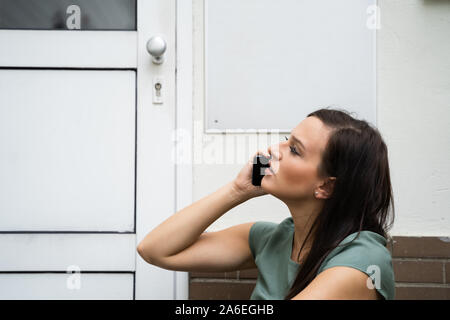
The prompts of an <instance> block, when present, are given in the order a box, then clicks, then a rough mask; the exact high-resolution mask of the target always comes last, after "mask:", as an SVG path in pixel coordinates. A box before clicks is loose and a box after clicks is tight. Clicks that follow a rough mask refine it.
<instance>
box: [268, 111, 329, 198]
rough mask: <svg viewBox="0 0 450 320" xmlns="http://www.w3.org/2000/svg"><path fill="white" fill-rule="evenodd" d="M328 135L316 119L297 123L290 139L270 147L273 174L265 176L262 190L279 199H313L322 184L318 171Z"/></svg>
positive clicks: (326, 129) (324, 127)
mask: <svg viewBox="0 0 450 320" xmlns="http://www.w3.org/2000/svg"><path fill="white" fill-rule="evenodd" d="M330 132H331V130H330V129H329V128H328V127H326V126H325V125H324V124H323V123H322V121H321V120H319V119H318V118H316V117H307V118H306V119H304V120H303V121H302V122H300V123H299V124H298V125H297V126H296V127H295V128H294V129H293V130H292V131H291V135H290V136H289V137H288V138H289V140H286V141H283V142H280V143H279V144H276V145H273V146H270V147H269V149H268V152H269V153H270V154H271V155H272V160H271V162H270V165H271V168H272V170H273V171H274V173H275V174H272V175H265V176H264V177H263V179H262V181H261V187H262V188H263V189H264V190H265V191H266V192H268V193H270V194H272V195H274V196H275V197H277V198H279V199H281V200H291V201H292V200H294V201H304V200H310V199H313V198H314V191H315V190H316V188H317V187H318V186H320V185H322V183H323V182H324V181H323V179H321V178H320V177H319V176H318V171H317V168H318V166H319V163H320V161H321V159H322V152H323V151H324V149H325V145H326V143H327V141H328V136H329V134H330ZM295 138H297V139H298V140H300V142H301V143H300V142H298V141H297V140H296V139H295Z"/></svg>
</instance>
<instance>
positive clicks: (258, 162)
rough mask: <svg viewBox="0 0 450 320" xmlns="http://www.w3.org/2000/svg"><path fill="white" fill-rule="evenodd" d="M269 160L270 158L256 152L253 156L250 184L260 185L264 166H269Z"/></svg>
mask: <svg viewBox="0 0 450 320" xmlns="http://www.w3.org/2000/svg"><path fill="white" fill-rule="evenodd" d="M269 160H270V158H267V157H265V156H263V155H261V154H258V155H256V156H255V157H254V158H253V172H252V184H253V185H254V186H260V185H261V180H262V178H263V177H264V175H265V174H264V171H265V170H266V168H269V167H270V165H269Z"/></svg>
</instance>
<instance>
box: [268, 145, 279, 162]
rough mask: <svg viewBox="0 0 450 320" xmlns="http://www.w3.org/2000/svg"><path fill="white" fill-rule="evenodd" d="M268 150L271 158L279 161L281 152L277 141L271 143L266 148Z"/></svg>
mask: <svg viewBox="0 0 450 320" xmlns="http://www.w3.org/2000/svg"><path fill="white" fill-rule="evenodd" d="M268 151H269V154H270V155H271V157H272V160H274V161H279V160H280V159H281V152H280V144H279V143H278V144H274V145H271V146H270V147H269V148H268Z"/></svg>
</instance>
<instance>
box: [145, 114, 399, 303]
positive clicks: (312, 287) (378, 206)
mask: <svg viewBox="0 0 450 320" xmlns="http://www.w3.org/2000/svg"><path fill="white" fill-rule="evenodd" d="M286 139H287V138H286ZM256 154H264V155H266V156H268V157H269V156H270V157H271V161H270V166H271V170H270V172H268V173H267V175H265V176H264V178H263V179H262V182H261V186H260V187H256V186H253V185H252V183H251V173H252V164H253V156H252V158H251V159H250V160H249V162H248V163H247V164H246V165H245V166H244V167H243V168H242V170H241V171H240V172H239V174H238V175H237V177H236V178H235V179H234V180H232V181H230V182H229V183H227V184H226V185H224V186H222V187H221V188H220V189H218V190H217V191H215V192H214V193H212V194H210V195H208V196H206V197H204V198H202V199H200V200H198V201H196V202H194V203H193V204H191V205H190V206H188V207H186V208H184V209H182V210H180V211H179V212H177V213H175V214H174V215H172V216H170V217H169V218H168V219H167V220H165V221H164V222H162V223H161V224H160V225H159V226H157V227H156V228H155V229H154V230H152V231H151V232H150V233H149V234H148V235H147V236H146V237H145V238H144V239H143V240H142V241H141V242H140V244H139V245H138V248H137V250H138V252H139V254H140V255H141V257H142V258H143V259H145V261H147V262H148V263H150V264H153V265H156V266H159V267H161V268H165V269H169V270H177V271H204V272H226V271H234V270H243V269H251V268H256V267H257V268H258V279H257V283H256V286H255V288H254V291H253V293H252V295H251V299H393V298H394V295H395V283H394V273H393V269H392V260H391V255H390V252H389V250H388V249H387V248H386V245H387V240H388V238H389V236H388V234H387V232H388V230H389V229H390V228H391V226H392V223H393V220H394V201H393V196H392V187H391V181H390V173H389V163H388V151H387V147H386V144H385V143H384V141H383V139H382V137H381V135H380V133H379V132H378V130H377V129H376V128H374V127H372V126H371V125H369V124H368V123H367V122H365V121H361V120H357V119H354V118H353V117H351V116H350V115H349V114H348V113H347V112H345V111H341V110H333V109H320V110H317V111H315V112H312V113H310V114H309V115H308V116H307V117H306V118H305V119H304V120H303V121H302V122H300V123H299V124H298V125H297V126H296V127H295V128H294V129H293V130H292V131H291V135H290V138H289V139H287V140H286V141H283V142H281V143H280V144H278V145H275V146H273V147H269V149H268V153H266V152H261V151H258V152H257V153H255V155H256ZM265 194H271V195H273V196H275V197H277V198H278V199H280V200H281V201H283V202H284V203H285V204H286V206H287V207H288V209H289V211H290V215H291V216H290V217H288V218H286V219H284V220H283V221H282V222H281V223H279V224H276V223H272V222H265V221H258V222H250V223H243V224H239V225H236V226H232V227H230V228H227V229H224V230H220V231H216V232H207V233H204V230H205V229H206V228H207V227H208V226H209V225H211V224H212V223H213V222H214V221H215V220H217V219H218V218H220V217H221V216H222V215H223V214H225V213H226V212H227V211H229V210H230V209H232V208H233V207H235V206H237V205H239V204H241V203H243V202H245V201H247V200H249V199H251V198H254V197H258V196H262V195H265ZM389 208H392V216H391V220H390V221H388V215H389V212H388V211H389Z"/></svg>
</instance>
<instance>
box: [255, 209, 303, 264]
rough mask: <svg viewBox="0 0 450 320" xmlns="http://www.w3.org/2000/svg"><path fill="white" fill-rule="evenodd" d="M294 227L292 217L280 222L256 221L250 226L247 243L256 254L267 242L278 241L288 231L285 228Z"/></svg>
mask: <svg viewBox="0 0 450 320" xmlns="http://www.w3.org/2000/svg"><path fill="white" fill-rule="evenodd" d="M289 228H292V229H293V228H294V224H293V220H292V217H288V218H286V219H284V220H283V221H281V222H280V223H276V222H270V221H256V222H255V223H254V224H253V225H252V227H251V228H250V234H249V244H250V249H251V251H252V252H253V253H254V254H255V255H256V254H257V253H258V252H260V251H261V250H262V249H263V248H264V247H265V246H266V244H267V243H269V242H279V241H280V239H281V238H283V237H285V236H286V235H287V234H288V233H287V232H286V230H287V229H289Z"/></svg>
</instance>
